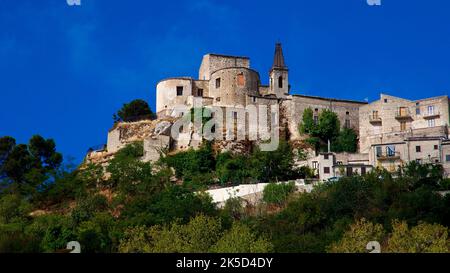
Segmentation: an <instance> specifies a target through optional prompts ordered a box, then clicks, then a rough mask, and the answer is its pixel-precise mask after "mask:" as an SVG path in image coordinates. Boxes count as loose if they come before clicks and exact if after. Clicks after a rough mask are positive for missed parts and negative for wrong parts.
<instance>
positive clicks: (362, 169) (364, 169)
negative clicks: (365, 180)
mask: <svg viewBox="0 0 450 273" xmlns="http://www.w3.org/2000/svg"><path fill="white" fill-rule="evenodd" d="M365 174H366V167H365V166H362V167H361V175H365Z"/></svg>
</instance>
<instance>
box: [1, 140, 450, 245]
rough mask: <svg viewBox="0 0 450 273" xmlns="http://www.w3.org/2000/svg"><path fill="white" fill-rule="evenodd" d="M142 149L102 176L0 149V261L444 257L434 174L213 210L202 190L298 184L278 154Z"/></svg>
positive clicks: (46, 149) (443, 224) (42, 152)
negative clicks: (60, 255) (371, 249)
mask: <svg viewBox="0 0 450 273" xmlns="http://www.w3.org/2000/svg"><path fill="white" fill-rule="evenodd" d="M141 156H142V144H141V143H135V144H133V145H129V146H127V147H125V148H124V149H122V150H121V151H120V152H119V153H118V154H117V155H116V156H115V158H114V159H113V160H112V162H111V163H110V165H109V166H108V167H107V168H106V169H104V168H103V167H100V166H95V165H88V166H84V167H82V168H78V169H72V168H68V167H67V166H64V165H62V164H61V163H62V157H61V155H60V154H59V153H58V152H57V151H56V149H55V144H54V142H53V141H52V140H46V139H43V138H42V137H39V136H35V137H33V138H32V140H30V142H29V144H26V145H22V144H19V145H17V144H16V143H15V140H14V139H13V138H10V137H5V138H1V139H0V186H1V187H0V252H55V251H61V250H62V249H65V247H66V244H67V242H69V241H72V240H76V241H79V242H80V243H81V246H82V252H365V251H366V249H365V247H366V244H367V242H369V241H374V240H377V241H379V242H380V243H381V246H382V251H383V252H399V251H400V252H448V250H449V239H448V227H449V226H450V195H443V194H440V193H439V191H443V190H448V189H449V186H450V183H449V181H448V180H447V179H444V178H443V177H442V173H443V170H442V167H441V166H440V165H431V164H423V165H421V164H417V163H414V162H413V163H410V164H408V165H406V166H405V167H403V168H401V169H400V170H398V172H397V173H395V174H391V173H388V172H386V171H384V170H379V169H376V170H374V171H373V172H371V173H368V174H367V175H364V176H352V177H345V178H342V179H340V180H339V181H337V182H334V183H331V182H329V183H324V184H321V185H319V186H316V187H315V188H314V190H313V191H312V192H311V193H297V192H295V187H294V186H293V184H292V183H291V184H289V183H288V184H271V185H270V186H269V187H267V188H266V190H265V191H264V194H263V198H262V202H261V203H260V204H258V205H255V206H252V205H248V206H246V207H244V206H243V204H244V202H243V201H242V200H240V199H237V198H234V199H230V200H228V201H227V203H226V204H225V206H224V207H223V208H221V209H219V208H217V207H216V206H215V205H214V204H212V201H211V198H210V197H209V196H208V195H205V194H202V193H194V191H197V190H198V189H202V188H206V187H207V186H209V185H213V184H215V185H218V184H236V183H250V182H256V181H267V182H277V181H282V180H289V179H292V178H297V177H299V176H302V171H301V170H296V169H293V164H292V160H293V158H294V156H295V155H294V154H293V153H292V148H291V147H290V145H289V144H288V143H282V144H281V145H280V147H279V149H278V150H277V151H273V152H261V151H258V150H257V149H254V151H253V152H252V153H250V154H249V155H233V154H230V153H224V154H219V155H216V154H215V153H214V152H213V149H212V147H211V145H210V144H205V145H204V146H202V147H201V148H200V149H199V150H196V151H194V150H190V151H187V152H183V153H178V154H176V155H166V156H164V157H162V159H161V160H160V161H159V162H156V163H154V164H151V163H143V162H141V161H139V158H140V157H141Z"/></svg>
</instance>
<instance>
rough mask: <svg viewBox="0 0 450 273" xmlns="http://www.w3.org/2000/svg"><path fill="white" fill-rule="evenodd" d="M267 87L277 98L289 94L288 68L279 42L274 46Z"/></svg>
mask: <svg viewBox="0 0 450 273" xmlns="http://www.w3.org/2000/svg"><path fill="white" fill-rule="evenodd" d="M269 88H270V90H269V94H274V95H276V96H277V97H279V98H283V97H285V96H286V95H288V94H289V80H288V68H287V66H286V64H285V62H284V56H283V49H282V48H281V43H277V44H276V46H275V56H274V58H273V65H272V69H271V70H270V87H269Z"/></svg>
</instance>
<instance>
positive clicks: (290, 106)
mask: <svg viewBox="0 0 450 273" xmlns="http://www.w3.org/2000/svg"><path fill="white" fill-rule="evenodd" d="M289 98H290V99H288V100H286V101H284V102H283V104H285V107H286V111H288V115H289V116H290V120H289V131H290V134H291V139H292V140H295V139H301V136H300V132H299V124H300V122H301V121H302V117H303V112H304V111H305V109H306V108H311V109H312V110H313V112H315V113H317V114H320V112H321V111H322V110H324V109H330V110H332V111H333V112H335V113H336V114H337V116H338V118H339V121H340V123H341V127H343V126H344V125H345V120H349V121H350V127H351V128H353V129H354V130H355V131H356V132H357V133H358V130H359V107H361V106H363V105H365V103H363V102H352V101H344V100H334V99H326V98H319V97H309V96H300V95H293V96H290V97H289ZM316 109H317V111H315V110H316ZM347 113H348V114H347Z"/></svg>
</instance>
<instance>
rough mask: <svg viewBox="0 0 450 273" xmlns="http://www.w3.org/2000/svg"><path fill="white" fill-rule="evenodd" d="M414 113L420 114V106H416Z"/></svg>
mask: <svg viewBox="0 0 450 273" xmlns="http://www.w3.org/2000/svg"><path fill="white" fill-rule="evenodd" d="M416 115H420V108H419V107H417V108H416Z"/></svg>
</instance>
